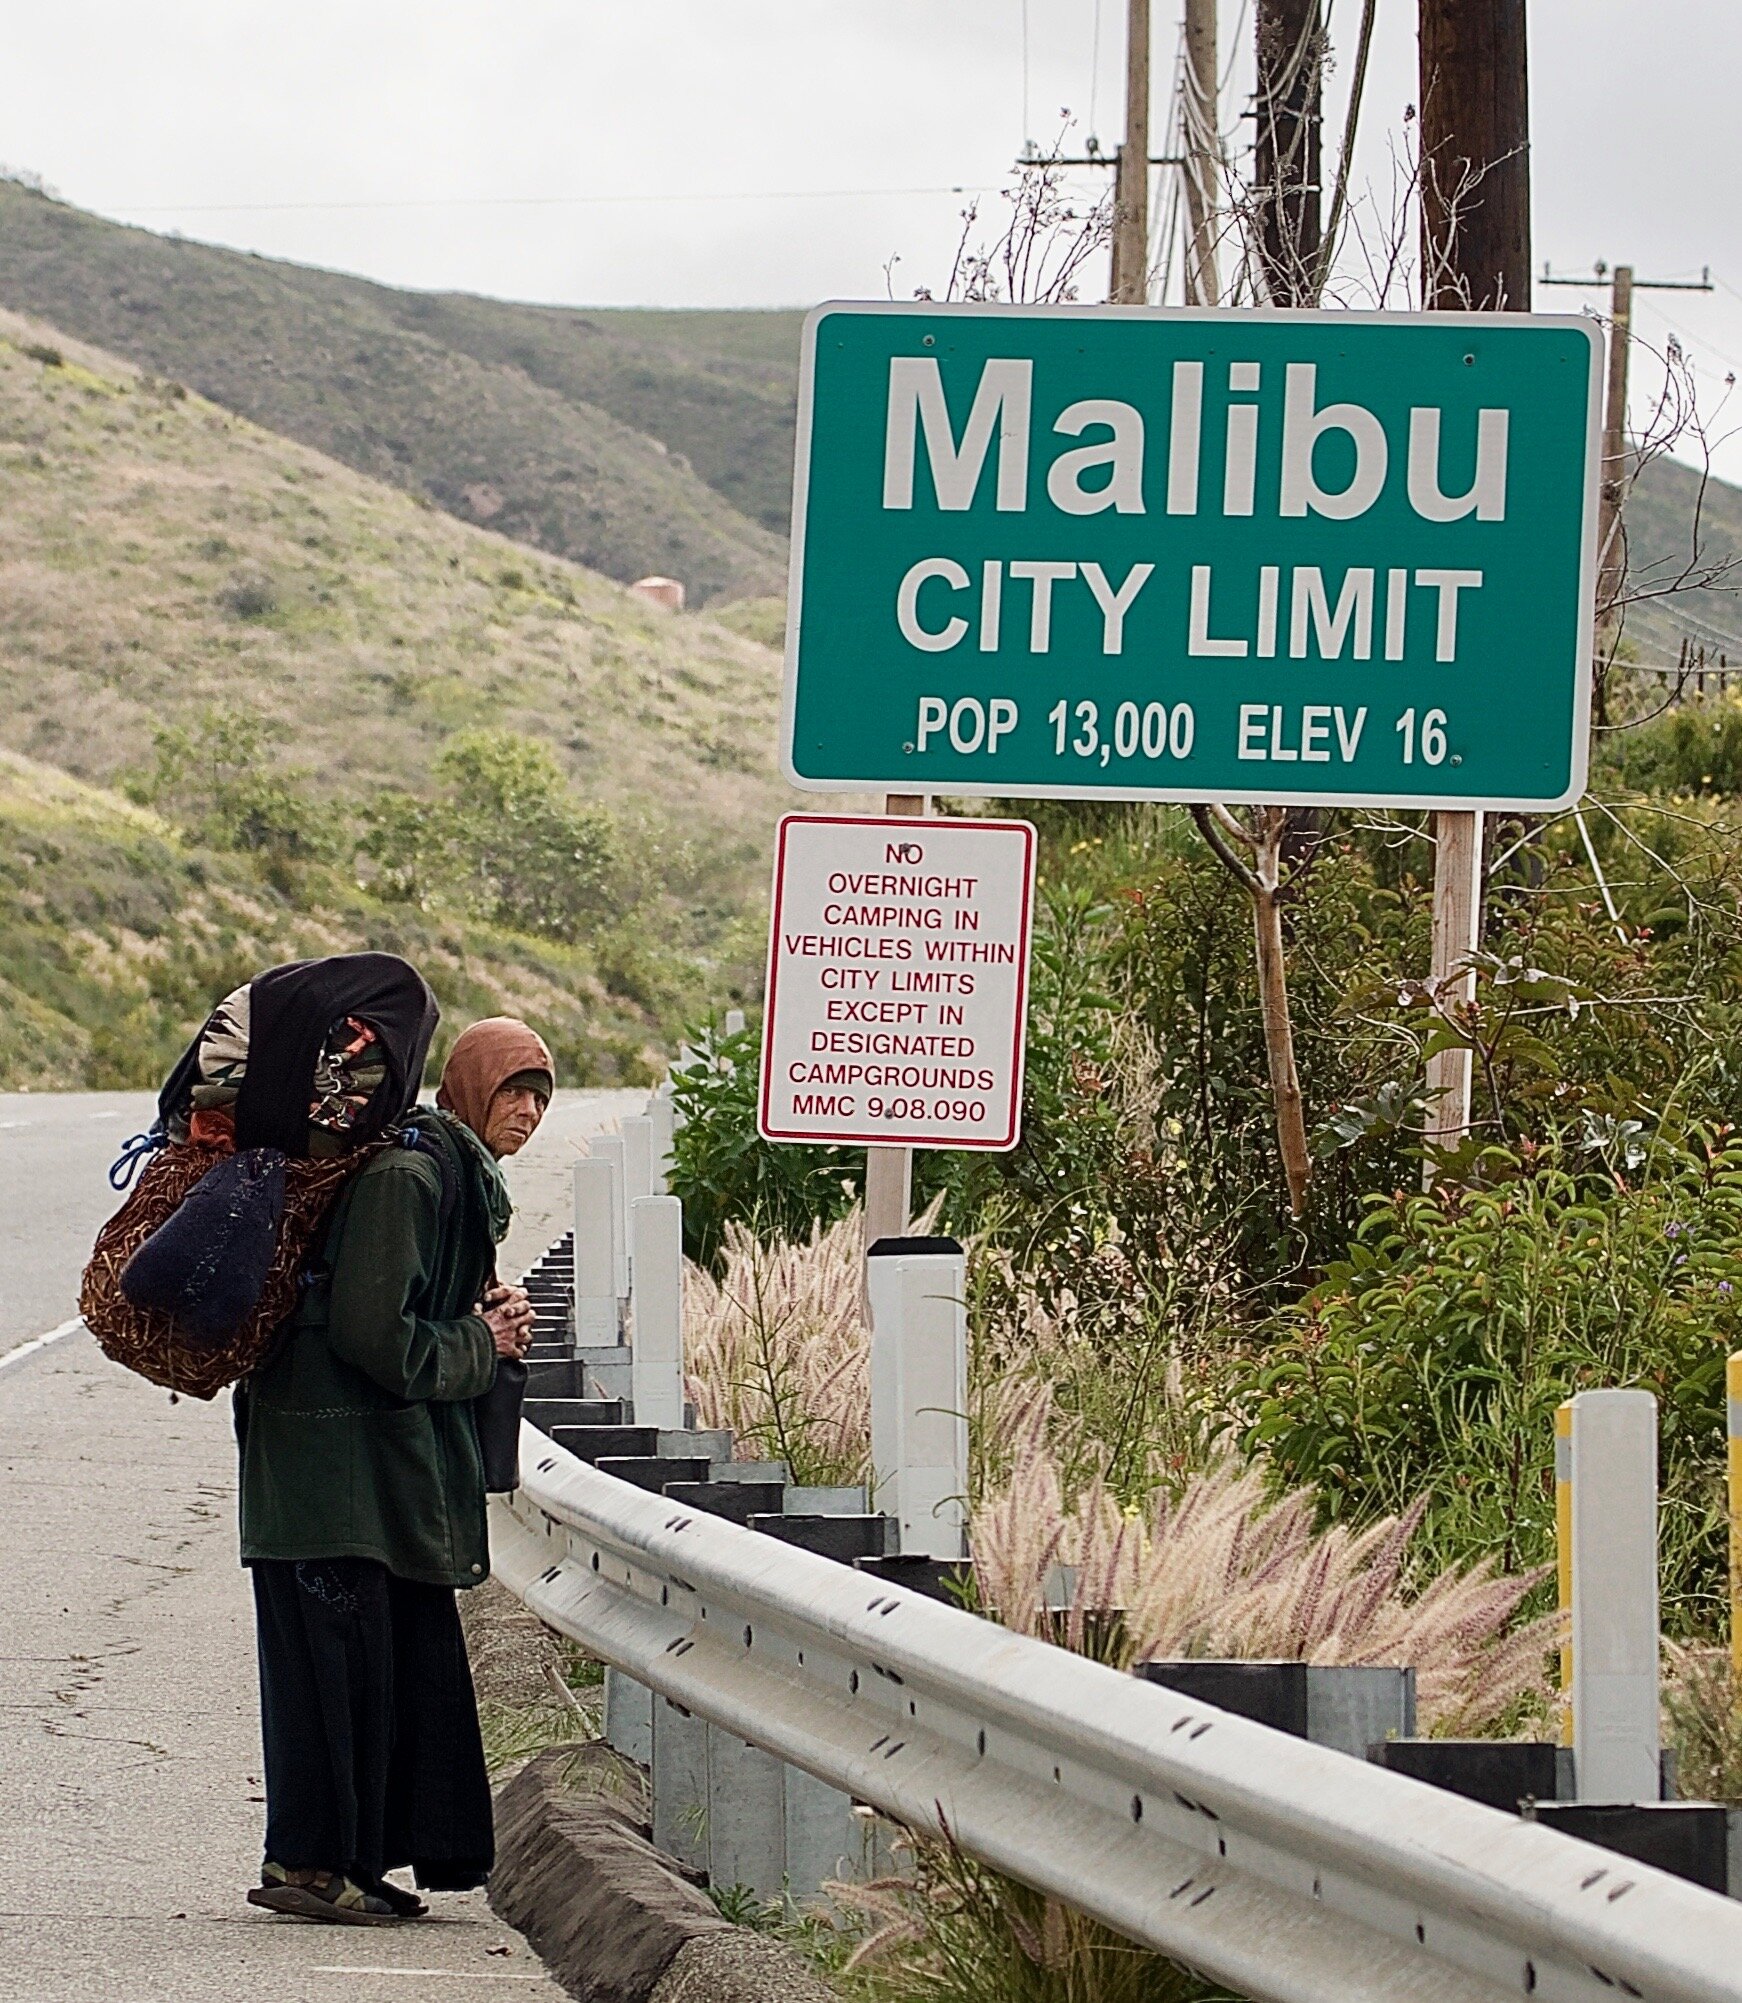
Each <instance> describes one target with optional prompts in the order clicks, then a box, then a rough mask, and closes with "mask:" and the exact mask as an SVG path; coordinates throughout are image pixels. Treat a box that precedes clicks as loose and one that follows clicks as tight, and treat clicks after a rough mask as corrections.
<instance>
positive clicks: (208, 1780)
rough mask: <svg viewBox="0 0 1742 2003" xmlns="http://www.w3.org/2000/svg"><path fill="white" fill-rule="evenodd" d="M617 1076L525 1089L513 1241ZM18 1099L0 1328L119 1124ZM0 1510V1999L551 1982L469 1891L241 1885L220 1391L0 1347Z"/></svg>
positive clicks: (452, 1994)
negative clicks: (535, 1112) (405, 1909)
mask: <svg viewBox="0 0 1742 2003" xmlns="http://www.w3.org/2000/svg"><path fill="white" fill-rule="evenodd" d="M640 1096H641V1095H633V1096H629V1095H616V1094H596V1095H595V1094H574V1095H563V1097H562V1099H561V1100H560V1101H559V1104H558V1105H557V1106H556V1107H555V1108H553V1110H552V1114H551V1117H550V1119H549V1121H548V1122H547V1126H546V1129H545V1131H544V1132H543V1133H542V1134H541V1135H540V1137H539V1140H538V1142H537V1143H536V1144H535V1148H534V1149H529V1150H528V1153H527V1156H526V1157H524V1158H523V1159H522V1161H521V1162H520V1163H518V1164H516V1165H515V1166H514V1168H513V1170H512V1173H511V1180H512V1181H513V1182H514V1183H515V1184H516V1185H517V1186H518V1189H519V1191H520V1194H521V1196H522V1198H523V1201H524V1203H525V1207H526V1212H527V1215H526V1219H525V1222H524V1225H523V1227H522V1234H521V1235H522V1238H523V1241H525V1242H527V1243H529V1244H530V1241H531V1240H532V1239H537V1240H538V1242H537V1243H536V1244H531V1246H530V1250H529V1251H528V1252H527V1254H526V1256H527V1257H531V1256H533V1254H535V1253H536V1251H537V1250H539V1249H542V1245H543V1243H544V1242H545V1240H546V1239H548V1237H550V1236H552V1235H554V1234H555V1230H558V1229H561V1228H562V1222H561V1219H562V1214H563V1212H564V1210H565V1209H566V1204H565V1202H564V1197H563V1191H564V1185H565V1184H566V1176H565V1175H564V1174H563V1170H564V1169H565V1168H566V1164H567V1162H568V1160H569V1159H570V1158H572V1155H573V1153H574V1151H575V1141H576V1139H577V1137H578V1136H579V1134H580V1133H582V1132H584V1131H585V1130H587V1129H588V1128H589V1127H597V1126H598V1125H599V1124H601V1123H602V1122H603V1121H605V1120H608V1119H612V1118H615V1117H617V1116H618V1115H619V1114H620V1113H622V1112H627V1111H634V1110H637V1107H638V1101H639V1098H640ZM20 1104H22V1106H23V1107H24V1108H25V1109H26V1112H27V1113H28V1114H29V1116H30V1117H31V1119H32V1124H31V1125H29V1126H22V1127H10V1128H4V1129H0V1165H3V1169H4V1173H5V1174H6V1177H7V1181H6V1184H5V1188H6V1192H7V1208H6V1210H5V1212H4V1213H3V1215H0V1258H3V1260H4V1264H5V1270H6V1271H7V1273H8V1274H9V1275H12V1276H22V1277H21V1278H15V1279H14V1282H13V1284H12V1285H9V1287H8V1292H7V1315H8V1319H7V1320H6V1322H5V1324H4V1327H5V1329H6V1331H7V1333H8V1334H9V1335H11V1336H19V1335H25V1336H28V1335H32V1334H35V1333H38V1332H40V1330H41V1329H42V1328H43V1327H44V1326H47V1325H53V1324H54V1323H55V1322H56V1321H57V1320H60V1319H64V1318H65V1316H66V1315H67V1314H69V1313H70V1312H71V1305H72V1301H73V1290H74V1287H75V1285H76V1279H77V1272H78V1265H79V1262H80V1261H81V1259H82V1257H83V1254H84V1251H85V1249H86V1248H87V1247H88V1245H89V1242H90V1238H91V1235H92V1233H93V1232H94V1230H95V1228H96V1224H97V1223H98V1222H99V1221H100V1220H101V1218H102V1217H103V1216H104V1215H106V1214H107V1211H108V1209H109V1207H110V1206H111V1204H112V1202H113V1198H112V1197H111V1195H110V1193H109V1191H108V1187H107V1184H106V1183H101V1182H100V1181H97V1182H93V1181H92V1177H91V1174H90V1171H92V1170H93V1169H95V1170H96V1171H97V1174H98V1176H99V1177H100V1171H101V1168H102V1167H103V1166H104V1165H106V1162H107V1160H108V1157H109V1153H110V1152H111V1144H112V1141H113V1138H114V1136H115V1134H117V1133H120V1134H123V1135H124V1134H126V1133H128V1132H131V1131H133V1130H134V1129H133V1128H132V1127H130V1126H128V1125H127V1124H126V1118H125V1108H126V1107H127V1105H128V1104H129V1100H128V1099H127V1098H126V1097H124V1096H122V1095H114V1096H112V1097H104V1098H90V1097H86V1096H84V1095H79V1096H76V1097H75V1096H68V1097H66V1098H59V1099H55V1100H52V1101H51V1100H49V1099H46V1098H44V1099H25V1100H23V1101H22V1102H20V1101H18V1100H0V1109H4V1110H0V1118H5V1119H11V1118H14V1117H19V1115H18V1114H17V1113H16V1112H15V1111H14V1109H15V1108H17V1107H18V1106H19V1105H20ZM111 1111H113V1112H117V1113H121V1114H122V1115H123V1117H121V1118H117V1119H115V1120H113V1121H111V1122H105V1123H99V1122H98V1121H97V1120H96V1119H87V1118H86V1117H85V1116H86V1115H87V1114H89V1113H96V1112H103V1113H107V1112H111ZM93 1135H98V1136H101V1138H99V1139H93ZM540 1234H542V1235H540ZM27 1236H33V1237H34V1240H35V1242H34V1243H33V1244H32V1246H31V1247H30V1249H29V1253H28V1256H26V1255H25V1252H24V1247H23V1244H22V1240H23V1239H24V1238H25V1237H27ZM57 1260H58V1261H59V1262H60V1263H59V1264H58V1265H57V1263H56V1261H57ZM510 1263H511V1262H510V1261H508V1260H505V1261H504V1264H505V1265H509V1264H510ZM519 1263H524V1261H523V1260H522V1261H519ZM33 1317H34V1320H33V1319H32V1318H33ZM0 1526H4V1540H5V1541H4V1556H3V1557H0V2003H262V1999H263V1998H270V1999H272V2003H462V2000H463V1999H466V2000H467V2003H470V2000H471V1999H478V1998H487V1997H490V1996H493V1995H495V1996H503V1997H505V1998H506V1997H521V1996H525V1997H528V1998H533V1999H538V2003H561V1991H560V1990H558V1988H557V1987H556V1985H555V1984H554V1983H552V1982H551V1981H550V1980H549V1979H548V1978H547V1977H546V1976H545V1975H544V1974H543V1973H542V1970H541V1969H540V1967H539V1964H538V1963H537V1961H536V1959H535V1958H534V1957H533V1956H532V1955H531V1953H530V1951H529V1950H528V1949H527V1947H526V1945H525V1943H524V1942H523V1941H522V1940H520V1938H519V1937H518V1936H517V1935H516V1934H514V1933H513V1932H512V1931H511V1930H509V1929H507V1928H505V1927H503V1926H501V1925H500V1924H499V1923H498V1922H497V1921H496V1920H495V1919H494V1918H493V1917H492V1916H491V1914H490V1913H489V1911H488V1909H487V1907H486V1906H485V1905H484V1902H483V1900H482V1898H481V1897H477V1896H468V1897H464V1898H447V1899H442V1900H439V1901H437V1916H436V1917H435V1918H434V1919H432V1920H429V1921H424V1922H420V1923H419V1924H418V1925H417V1926H414V1927H403V1928H393V1929H388V1928H375V1929H368V1930H364V1929H349V1928H338V1927H317V1926H308V1925H303V1924H299V1923H297V1922H295V1921H286V1920H280V1919H276V1918H274V1917H272V1916H271V1915H269V1914H264V1913H260V1912H257V1911H256V1910H255V1909H254V1908H252V1907H250V1906H248V1905H246V1904H245V1903H244V1902H243V1900H242V1891H243V1888H244V1887H245V1886H246V1885H248V1884H250V1883H252V1882H253V1879H254V1875H255V1873H256V1871H257V1869H258V1865H259V1857H260V1826H261V1816H262V1813H263V1811H262V1808H261V1806H260V1799H259V1797H260V1785H259V1774H260V1767H259V1750H258V1738H257V1731H258V1727H257V1723H256V1717H255V1673H254V1648H253V1634H252V1621H251V1615H250V1609H249V1601H248V1594H247V1589H246V1583H245V1580H244V1578H243V1575H242V1573H241V1570H240V1568H239V1567H238V1566H237V1564H236V1558H235V1551H236V1530H235V1461H234V1449H233V1446H232V1443H231V1439H230V1433H229V1426H228V1413H227V1410H226V1408H225V1404H224V1401H222V1400H220V1401H219V1402H218V1403H217V1404H216V1405H201V1404H197V1403H195V1402H193V1401H191V1400H186V1399H184V1400H182V1401H181V1402H179V1403H177V1404H173V1405H172V1404H171V1403H170V1402H169V1401H168V1399H167V1398H166V1396H165V1394H164V1393H162V1392H161V1391H157V1390H154V1389H153V1388H152V1387H151V1386H150V1385H148V1384H146V1383H144V1382H143V1380H141V1379H139V1378H137V1377H133V1376H130V1375H129V1374H128V1373H126V1372H125V1371H122V1370H119V1369H116V1368H115V1367H114V1366H113V1365H111V1364H110V1363H108V1362H107V1361H106V1360H105V1359H104V1358H103V1357H102V1356H101V1355H100V1354H99V1353H98V1352H97V1350H96V1347H95V1345H94V1344H93V1343H92V1342H91V1340H90V1338H89V1337H88V1336H87V1335H86V1334H85V1333H84V1332H83V1331H82V1330H80V1331H78V1332H76V1333H74V1334H72V1335H70V1336H68V1337H66V1338H65V1339H64V1340H62V1341H60V1342H57V1343H56V1344H55V1345H53V1346H52V1347H51V1348H47V1349H41V1350H36V1351H34V1352H33V1353H31V1354H29V1355H26V1356H22V1357H20V1358H18V1360H16V1361H14V1362H13V1363H12V1364H10V1365H6V1364H4V1363H0ZM504 1949H505V1950H507V1952H502V1950H504Z"/></svg>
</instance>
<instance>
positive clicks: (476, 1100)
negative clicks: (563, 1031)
mask: <svg viewBox="0 0 1742 2003" xmlns="http://www.w3.org/2000/svg"><path fill="white" fill-rule="evenodd" d="M521 1071H542V1072H543V1073H544V1075H545V1076H546V1078H548V1079H549V1080H550V1081H551V1082H552V1084H553V1085H554V1084H555V1081H556V1066H555V1064H553V1063H552V1061H551V1055H550V1051H549V1049H548V1048H547V1047H546V1045H545V1041H544V1038H543V1037H542V1036H540V1035H539V1034H538V1032H537V1031H536V1030H534V1029H528V1028H527V1026H526V1024H525V1023H523V1022H520V1021H518V1020H517V1019H516V1018H515V1017H514V1016H511V1015H491V1016H486V1017H485V1018H484V1020H483V1021H482V1022H475V1023H473V1024H472V1026H471V1028H470V1029H466V1030H462V1031H461V1032H460V1036H459V1040H458V1041H457V1042H456V1043H455V1045H454V1047H453V1049H452V1050H451V1051H450V1052H449V1054H448V1061H447V1063H446V1064H445V1065H444V1066H443V1067H442V1082H441V1084H440V1086H439V1087H438V1088H437V1090H436V1104H437V1105H438V1106H440V1107H442V1108H443V1109H444V1111H446V1112H449V1113H452V1114H453V1116H454V1117H455V1119H457V1120H463V1121H464V1122H465V1124H466V1125H467V1126H468V1127H470V1128H471V1130H472V1131H473V1133H475V1134H476V1135H477V1136H478V1137H479V1139H480V1140H481V1139H482V1138H483V1134H484V1121H485V1118H486V1116H487V1115H488V1113H489V1111H490V1101H491V1100H492V1099H493V1098H494V1097H495V1096H496V1094H497V1092H498V1091H499V1090H500V1089H501V1088H502V1087H503V1086H504V1085H506V1084H507V1082H508V1081H509V1079H510V1078H512V1077H514V1076H515V1074H516V1073H517V1072H521Z"/></svg>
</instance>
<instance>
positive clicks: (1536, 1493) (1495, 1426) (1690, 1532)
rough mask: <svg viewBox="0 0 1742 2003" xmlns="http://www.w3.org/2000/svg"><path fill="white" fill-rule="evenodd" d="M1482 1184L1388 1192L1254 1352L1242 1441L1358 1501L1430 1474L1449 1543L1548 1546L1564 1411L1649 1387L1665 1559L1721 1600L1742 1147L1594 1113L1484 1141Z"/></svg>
mask: <svg viewBox="0 0 1742 2003" xmlns="http://www.w3.org/2000/svg"><path fill="white" fill-rule="evenodd" d="M1480 1169H1481V1170H1482V1172H1484V1173H1485V1175H1486V1177H1487V1182H1486V1185H1485V1186H1482V1187H1477V1188H1473V1189H1468V1190H1441V1191H1437V1192H1436V1193H1435V1194H1433V1195H1431V1196H1428V1195H1408V1194H1404V1193H1402V1192H1398V1193H1396V1194H1394V1195H1391V1196H1374V1197H1370V1198H1369V1199H1368V1200H1367V1205H1366V1212H1367V1214H1366V1216H1365V1218H1364V1220H1363V1222H1362V1224H1361V1227H1360V1229H1359V1231H1358V1232H1357V1233H1356V1235H1355V1239H1354V1242H1353V1243H1352V1244H1351V1246H1350V1247H1349V1251H1348V1254H1347V1256H1346V1257H1345V1258H1343V1259H1340V1260H1338V1261H1336V1262H1335V1263H1334V1264H1333V1265H1332V1266H1331V1268H1330V1270H1329V1272H1328V1273H1327V1274H1326V1276H1325V1277H1324V1279H1323V1280H1322V1281H1321V1282H1320V1284H1319V1285H1317V1286H1316V1287H1314V1288H1313V1289H1312V1290H1311V1292H1310V1293H1308V1294H1307V1295H1306V1297H1305V1299H1304V1300H1303V1301H1302V1302H1301V1303H1300V1305H1299V1306H1298V1307H1296V1308H1291V1309H1288V1310H1286V1311H1285V1312H1284V1313H1282V1314H1281V1315H1280V1316H1279V1317H1278V1318H1277V1319H1276V1321H1275V1323H1274V1324H1273V1326H1272V1329H1271V1331H1270V1334H1271V1337H1272V1339H1271V1340H1270V1341H1269V1343H1268V1345H1267V1346H1265V1347H1263V1348H1262V1349H1261V1350H1260V1351H1259V1352H1258V1353H1257V1354H1256V1356H1255V1357H1254V1359H1253V1360H1252V1361H1251V1362H1250V1363H1249V1364H1248V1365H1247V1367H1246V1369H1245V1372H1244V1376H1243V1381H1242V1382H1240V1383H1238V1384H1237V1387H1236V1393H1237V1397H1238V1398H1239V1399H1240V1400H1241V1402H1242V1403H1243V1405H1244V1407H1245V1409H1246V1410H1247V1412H1248V1413H1249V1420H1250V1422H1249V1425H1248V1427H1247V1430H1246V1434H1245V1445H1246V1448H1247V1450H1248V1451H1251V1452H1263V1453H1264V1454H1266V1455H1267V1456H1268V1457H1269V1460H1270V1462H1271V1465H1272V1467H1273V1468H1274V1470H1275V1471H1276V1474H1277V1477H1278V1479H1279V1480H1281V1481H1282V1482H1284V1483H1286V1484H1288V1485H1290V1486H1294V1485H1297V1484H1312V1485H1314V1486H1316V1487H1317V1488H1318V1489H1319V1491H1320V1495H1321V1497H1322V1500H1323V1506H1324V1508H1325V1510H1326V1512H1327V1514H1329V1515H1332V1516H1348V1517H1350V1518H1353V1519H1355V1520H1357V1521H1361V1520H1365V1519H1368V1518H1372V1517H1377V1516H1381V1515H1385V1514H1388V1513H1390V1512H1392V1511H1395V1510H1400V1509H1404V1508H1407V1507H1408V1506H1409V1504H1410V1503H1411V1502H1412V1501H1413V1500H1414V1498H1415V1497H1417V1496H1418V1495H1426V1496H1427V1497H1428V1498H1429V1500H1428V1515H1427V1520H1426V1524H1425V1527H1424V1532H1423V1535H1424V1537H1425V1539H1426V1541H1427V1545H1428V1547H1429V1548H1430V1549H1432V1550H1434V1552H1435V1553H1436V1555H1437V1556H1438V1558H1439V1559H1440V1560H1441V1561H1442V1562H1452V1561H1455V1560H1465V1559H1468V1558H1470V1557H1473V1556H1476V1555H1479V1554H1483V1553H1488V1552H1492V1553H1493V1554H1495V1555H1496V1556H1497V1557H1498V1558H1499V1559H1500V1560H1501V1562H1502V1564H1503V1565H1504V1566H1505V1567H1506V1569H1507V1570H1509V1571H1515V1570H1518V1569H1520V1568H1522V1567H1525V1566H1529V1565H1534V1564H1539V1563H1541V1562H1543V1561H1544V1560H1545V1559H1547V1558H1548V1557H1550V1556H1552V1554H1553V1540H1554V1479H1553V1477H1554V1438H1553V1424H1554V1410H1555V1407H1556V1405H1557V1404H1559V1402H1560V1401H1561V1400H1562V1399H1563V1398H1568V1397H1571V1396H1572V1395H1573V1393H1574V1392H1576V1391H1580V1390H1586V1389H1595V1388H1599V1387H1609V1386H1618V1385H1636V1386H1639V1387H1640V1388H1642V1389H1645V1390H1648V1391H1651V1392H1652V1393H1654V1394H1655V1396H1656V1397H1657V1399H1658V1403H1659V1408H1660V1412H1661V1415H1662V1428H1663V1430H1662V1446H1661V1465H1662V1477H1663V1495H1664V1516H1663V1527H1662V1543H1663V1574H1664V1581H1665V1589H1666V1599H1667V1601H1668V1602H1669V1604H1670V1605H1671V1607H1672V1608H1673V1619H1674V1622H1675V1624H1676V1625H1677V1626H1679V1627H1681V1628H1682V1629H1683V1630H1684V1631H1686V1630H1693V1631H1697V1630H1699V1629H1701V1628H1702V1627H1706V1626H1709V1625H1711V1624H1712V1622H1713V1621H1714V1620H1715V1618H1716V1616H1717V1612H1718V1609H1719V1607H1720V1605H1721V1604H1722V1601H1723V1598H1724V1594H1723V1590H1722V1588H1723V1575H1724V1565H1725V1561H1724V1555H1723V1550H1722V1536H1721V1532H1722V1510H1721V1506H1720V1505H1721V1496H1720V1493H1719V1488H1718V1475H1719V1468H1720V1466H1721V1457H1722V1443H1723V1437H1724V1361H1725V1356H1726V1353H1727V1352H1728V1350H1729V1349H1730V1348H1731V1347H1732V1346H1733V1345H1734V1344H1735V1343H1736V1342H1737V1340H1738V1339H1739V1337H1742V1316H1739V1314H1738V1309H1739V1307H1742V1291H1739V1290H1742V1144H1738V1143H1737V1142H1736V1141H1734V1140H1733V1139H1732V1138H1731V1137H1730V1136H1728V1135H1727V1134H1725V1135H1722V1136H1719V1137H1718V1138H1716V1139H1706V1138H1704V1137H1702V1136H1700V1135H1697V1134H1696V1135H1691V1136H1688V1137H1686V1138H1675V1137H1672V1136H1671V1135H1669V1134H1667V1133H1666V1134H1663V1135H1660V1136H1658V1137H1655V1138H1651V1137H1648V1136H1647V1135H1646V1134H1645V1133H1644V1131H1643V1129H1642V1128H1641V1127H1640V1125H1639V1123H1638V1122H1636V1121H1617V1120H1612V1119H1603V1118H1600V1117H1598V1116H1595V1115H1590V1116H1587V1117H1586V1119H1585V1121H1584V1123H1583V1130H1582V1133H1581V1134H1580V1135H1579V1136H1578V1137H1577V1139H1571V1138H1564V1137H1556V1139H1554V1140H1553V1141H1552V1142H1551V1143H1549V1144H1547V1145H1544V1146H1541V1147H1535V1146H1532V1145H1531V1144H1529V1143H1525V1144H1524V1145H1523V1146H1522V1147H1521V1148H1520V1149H1519V1150H1518V1151H1517V1152H1516V1153H1507V1152H1502V1151H1500V1150H1497V1149H1496V1150H1490V1151H1489V1152H1488V1154H1487V1155H1486V1156H1485V1157H1484V1158H1483V1160H1482V1162H1481V1163H1480Z"/></svg>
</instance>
